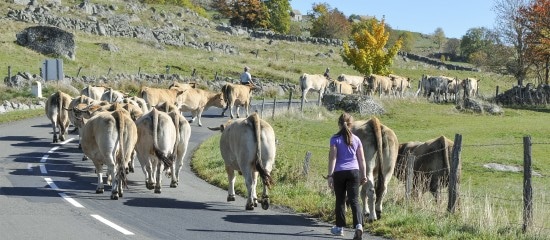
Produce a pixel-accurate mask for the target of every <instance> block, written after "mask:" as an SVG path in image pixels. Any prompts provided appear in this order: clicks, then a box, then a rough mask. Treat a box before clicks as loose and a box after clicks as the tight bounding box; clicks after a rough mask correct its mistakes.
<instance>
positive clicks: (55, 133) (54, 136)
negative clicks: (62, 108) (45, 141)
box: [52, 115, 58, 143]
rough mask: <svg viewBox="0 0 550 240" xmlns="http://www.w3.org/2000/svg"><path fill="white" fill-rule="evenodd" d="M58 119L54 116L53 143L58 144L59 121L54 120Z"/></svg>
mask: <svg viewBox="0 0 550 240" xmlns="http://www.w3.org/2000/svg"><path fill="white" fill-rule="evenodd" d="M56 118H57V116H56V115H54V116H52V129H53V143H57V142H58V140H57V121H56V120H53V119H56Z"/></svg>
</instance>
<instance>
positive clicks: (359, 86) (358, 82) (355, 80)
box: [338, 74, 365, 94]
mask: <svg viewBox="0 0 550 240" xmlns="http://www.w3.org/2000/svg"><path fill="white" fill-rule="evenodd" d="M364 79H365V78H364V77H363V76H354V75H347V74H340V76H338V81H341V82H347V83H349V84H350V85H351V86H353V88H354V89H355V92H356V93H360V94H361V93H363V80H364Z"/></svg>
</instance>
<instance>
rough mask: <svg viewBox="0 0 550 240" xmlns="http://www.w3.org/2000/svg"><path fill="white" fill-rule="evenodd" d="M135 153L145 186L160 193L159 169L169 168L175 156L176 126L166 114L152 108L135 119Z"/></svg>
mask: <svg viewBox="0 0 550 240" xmlns="http://www.w3.org/2000/svg"><path fill="white" fill-rule="evenodd" d="M136 126H137V128H138V133H137V134H138V142H137V143H136V148H135V150H136V153H137V158H138V160H139V162H140V163H141V168H142V170H143V173H144V174H145V187H147V189H155V193H161V181H162V177H161V171H162V170H163V169H164V170H167V169H170V168H171V167H172V165H173V164H174V158H175V156H176V147H177V145H176V144H177V142H176V137H177V133H176V127H175V126H174V123H173V122H172V118H170V116H168V114H166V113H164V112H161V111H159V110H157V109H156V108H152V109H151V111H149V112H148V113H147V114H144V115H143V116H142V117H141V118H139V119H138V120H137V121H136Z"/></svg>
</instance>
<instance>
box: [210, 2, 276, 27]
mask: <svg viewBox="0 0 550 240" xmlns="http://www.w3.org/2000/svg"><path fill="white" fill-rule="evenodd" d="M212 6H214V8H216V9H218V11H220V13H221V14H222V15H224V16H225V17H227V18H229V22H230V23H231V25H232V26H243V27H249V28H267V27H268V26H269V11H268V9H267V7H266V5H265V4H263V3H262V2H260V0H215V1H214V2H213V3H212Z"/></svg>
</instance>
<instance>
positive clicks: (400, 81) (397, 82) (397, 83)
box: [388, 74, 411, 98]
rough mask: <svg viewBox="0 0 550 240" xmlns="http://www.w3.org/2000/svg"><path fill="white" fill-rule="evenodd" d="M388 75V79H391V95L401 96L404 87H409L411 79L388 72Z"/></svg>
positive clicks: (402, 95)
mask: <svg viewBox="0 0 550 240" xmlns="http://www.w3.org/2000/svg"><path fill="white" fill-rule="evenodd" d="M388 77H390V80H391V81H392V91H393V95H394V96H397V97H400V98H403V97H404V95H405V91H406V89H408V88H411V79H410V78H406V77H402V76H398V75H395V74H390V75H388Z"/></svg>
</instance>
